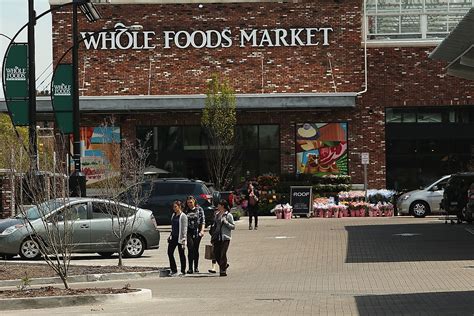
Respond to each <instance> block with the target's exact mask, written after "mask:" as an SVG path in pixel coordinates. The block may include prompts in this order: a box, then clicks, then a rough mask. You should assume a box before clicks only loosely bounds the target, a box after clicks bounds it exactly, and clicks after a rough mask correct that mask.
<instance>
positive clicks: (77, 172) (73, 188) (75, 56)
mask: <svg viewBox="0 0 474 316" xmlns="http://www.w3.org/2000/svg"><path fill="white" fill-rule="evenodd" d="M77 7H79V8H80V9H81V11H82V12H83V13H84V14H85V16H86V18H87V20H88V21H89V22H95V21H97V20H98V19H99V18H100V14H99V12H98V11H97V10H96V8H95V7H94V5H93V4H92V3H90V2H85V3H84V1H79V0H75V1H74V2H73V4H72V46H73V48H72V77H73V89H72V91H73V94H72V95H73V101H72V128H73V139H74V142H73V160H74V172H73V174H72V175H71V176H70V177H69V191H70V192H71V196H86V176H85V175H84V174H83V173H82V171H81V134H80V119H81V117H80V112H79V75H78V72H79V71H78V68H79V61H78V60H79V40H78V34H77V33H78V32H77Z"/></svg>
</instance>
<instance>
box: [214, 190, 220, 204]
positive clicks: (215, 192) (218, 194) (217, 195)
mask: <svg viewBox="0 0 474 316" xmlns="http://www.w3.org/2000/svg"><path fill="white" fill-rule="evenodd" d="M220 198H221V193H220V192H219V191H214V192H212V205H214V206H217V203H219V200H220Z"/></svg>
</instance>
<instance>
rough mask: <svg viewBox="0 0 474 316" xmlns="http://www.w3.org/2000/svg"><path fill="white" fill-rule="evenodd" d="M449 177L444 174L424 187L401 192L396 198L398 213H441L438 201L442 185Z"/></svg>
mask: <svg viewBox="0 0 474 316" xmlns="http://www.w3.org/2000/svg"><path fill="white" fill-rule="evenodd" d="M450 177H451V176H450V175H448V176H444V177H442V178H441V179H438V180H436V181H435V182H433V183H432V184H430V185H428V186H427V187H425V188H422V189H420V190H414V191H410V192H408V193H405V194H402V195H401V196H400V197H399V198H398V200H397V212H398V214H399V215H405V214H409V215H413V216H414V217H425V216H426V215H430V214H436V213H442V212H443V211H442V210H441V208H440V203H441V200H442V198H443V192H444V187H445V186H446V183H447V182H448V179H449V178H450Z"/></svg>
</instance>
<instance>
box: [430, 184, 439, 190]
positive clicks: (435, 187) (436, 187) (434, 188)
mask: <svg viewBox="0 0 474 316" xmlns="http://www.w3.org/2000/svg"><path fill="white" fill-rule="evenodd" d="M438 190H439V188H438V186H437V185H435V186H433V187H432V188H431V191H438Z"/></svg>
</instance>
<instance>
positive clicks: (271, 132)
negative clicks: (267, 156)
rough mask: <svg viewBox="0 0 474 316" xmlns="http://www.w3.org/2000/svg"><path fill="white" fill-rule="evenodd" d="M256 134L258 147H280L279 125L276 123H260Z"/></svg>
mask: <svg viewBox="0 0 474 316" xmlns="http://www.w3.org/2000/svg"><path fill="white" fill-rule="evenodd" d="M258 136H259V143H258V144H259V147H260V148H279V147H280V127H279V126H278V125H260V126H259V127H258Z"/></svg>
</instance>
